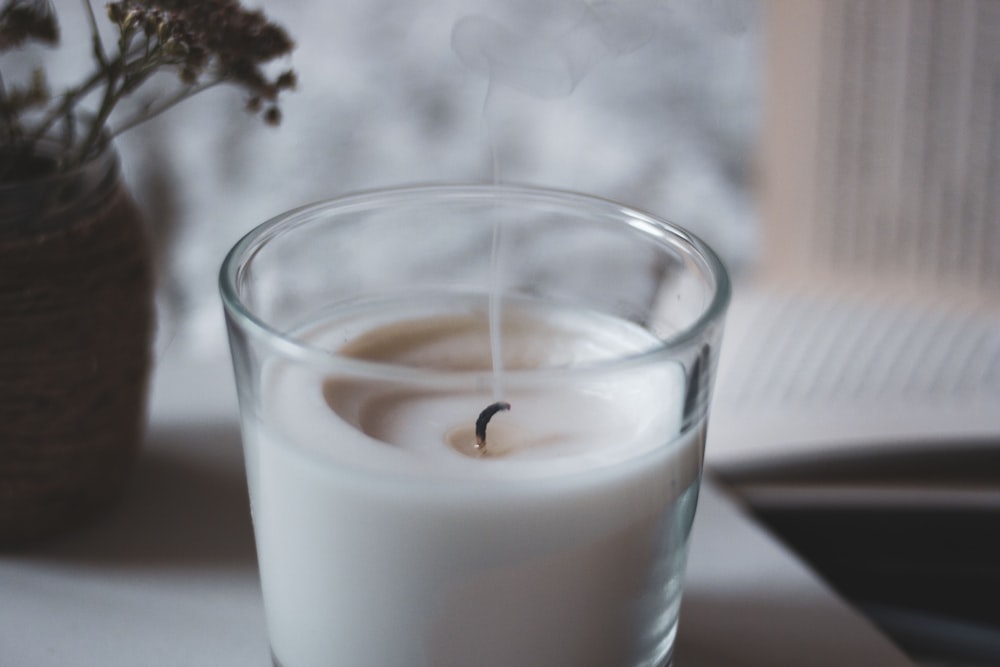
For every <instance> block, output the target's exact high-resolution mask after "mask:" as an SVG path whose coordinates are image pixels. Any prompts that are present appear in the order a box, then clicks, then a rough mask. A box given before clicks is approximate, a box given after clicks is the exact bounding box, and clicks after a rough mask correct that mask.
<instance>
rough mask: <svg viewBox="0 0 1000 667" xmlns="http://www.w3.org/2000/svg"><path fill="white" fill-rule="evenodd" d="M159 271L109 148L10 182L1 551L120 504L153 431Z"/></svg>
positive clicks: (5, 214)
mask: <svg viewBox="0 0 1000 667" xmlns="http://www.w3.org/2000/svg"><path fill="white" fill-rule="evenodd" d="M44 159H45V156H44V155H42V157H41V160H42V161H44ZM151 265H152V261H151V253H150V247H149V241H148V236H147V231H146V228H145V225H144V224H143V220H142V216H141V213H140V211H139V209H138V208H137V206H136V205H135V203H134V202H133V200H132V198H131V196H130V195H129V192H128V190H127V189H126V187H125V186H124V184H123V182H122V180H121V177H120V171H119V162H118V155H117V153H116V152H115V150H114V148H113V146H112V145H111V144H110V143H106V144H105V146H104V147H103V148H101V149H100V150H99V151H98V152H97V153H96V154H94V155H93V156H92V157H91V158H90V159H89V160H88V161H87V162H86V163H84V164H83V165H82V166H80V167H78V168H75V169H72V170H70V171H68V172H61V173H58V174H54V175H51V174H50V175H47V176H43V177H37V178H29V179H25V180H21V181H15V182H11V179H10V178H9V177H8V178H7V179H6V182H0V546H10V545H22V544H26V543H29V542H33V541H37V540H40V539H43V538H48V537H53V536H56V535H59V534H61V533H64V532H66V531H69V530H71V529H74V528H75V527H77V526H79V525H81V524H83V523H85V522H87V521H88V520H91V519H92V518H94V517H95V516H96V515H98V514H100V513H101V512H102V511H103V510H105V509H107V508H108V507H110V506H111V505H112V504H113V503H114V501H115V500H116V499H117V498H119V497H120V495H121V492H122V490H123V486H124V484H125V482H126V480H127V478H128V475H129V471H130V469H131V468H132V464H133V461H134V459H135V455H136V452H137V449H138V445H139V442H140V440H141V438H142V434H143V430H144V425H145V417H146V394H147V384H148V378H149V370H150V363H151V338H152V331H153V318H154V313H153V297H152V290H153V287H152V282H153V278H152V266H151Z"/></svg>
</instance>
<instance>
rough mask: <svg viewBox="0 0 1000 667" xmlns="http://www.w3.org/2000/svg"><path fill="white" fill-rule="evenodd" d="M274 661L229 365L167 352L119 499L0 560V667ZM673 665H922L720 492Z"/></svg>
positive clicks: (699, 545) (710, 508)
mask: <svg viewBox="0 0 1000 667" xmlns="http://www.w3.org/2000/svg"><path fill="white" fill-rule="evenodd" d="M269 664H270V661H269V651H268V644H267V639H266V635H265V627H264V616H263V610H262V603H261V599H260V588H259V585H258V581H257V569H256V561H255V556H254V545H253V532H252V527H251V524H250V517H249V512H248V505H247V490H246V483H245V479H244V472H243V462H242V452H241V449H240V438H239V431H238V426H237V422H236V407H235V398H234V391H233V387H232V379H231V372H230V369H229V366H228V360H227V359H224V358H219V357H215V358H213V359H212V360H210V361H209V360H206V359H197V360H192V359H184V358H178V355H176V354H171V353H170V352H168V353H167V354H166V356H165V357H164V358H163V359H161V362H160V369H159V371H158V372H157V376H156V381H155V384H154V391H153V400H152V412H151V419H150V430H149V436H148V438H147V443H146V445H145V447H144V449H143V451H142V454H141V456H140V459H139V463H138V467H137V470H136V472H135V476H134V480H133V482H132V484H131V485H130V488H129V490H128V493H127V495H126V497H125V499H124V501H123V502H122V504H121V505H120V506H119V507H118V508H117V509H116V510H115V511H114V512H113V513H112V514H111V515H110V516H108V517H106V518H104V519H103V520H101V521H100V522H98V523H97V524H96V525H92V526H91V527H89V528H88V529H87V530H85V531H83V532H80V533H78V534H76V535H73V536H71V537H69V538H67V539H64V540H61V541H60V542H58V543H56V544H50V545H48V546H45V547H44V548H37V549H33V550H30V551H26V552H23V553H19V554H9V553H8V554H2V555H0V667H7V666H18V667H34V666H37V667H48V666H53V667H55V666H65V665H75V666H77V667H87V666H89V665H95V666H97V665H101V666H102V667H103V666H107V665H137V666H141V665H241V666H245V667H256V666H259V667H264V666H265V665H269ZM676 664H678V665H680V666H681V667H699V666H710V667H715V666H724V665H733V666H736V667H742V666H746V667H756V666H761V667H763V666H764V665H767V666H772V665H812V666H817V667H823V666H824V665H830V666H831V667H833V666H834V665H837V666H842V665H852V666H855V667H864V666H866V665H871V666H873V667H874V666H876V665H877V666H878V667H896V666H900V667H902V666H904V665H912V664H913V663H912V662H910V661H909V660H908V659H907V658H906V657H905V656H904V655H903V654H902V653H901V652H899V651H898V650H897V649H896V648H895V647H894V646H893V645H892V644H891V643H890V642H889V641H888V640H887V639H885V638H884V637H883V636H882V635H881V634H880V633H879V632H878V631H877V630H876V629H875V628H874V627H873V626H872V625H871V624H870V623H868V622H867V621H866V620H865V619H864V618H863V617H861V616H860V615H859V614H857V613H856V612H855V611H854V610H853V609H851V608H850V606H849V605H847V604H846V603H845V602H844V601H843V600H841V599H840V598H838V597H837V596H836V595H835V594H834V593H833V592H831V591H830V590H829V589H828V588H827V587H826V586H825V585H824V584H823V583H822V582H821V581H820V580H819V579H818V578H817V577H816V576H815V575H814V574H813V573H812V572H811V571H810V570H809V569H808V568H807V567H806V566H805V565H804V564H803V563H802V562H801V561H799V560H798V559H797V558H796V557H795V556H793V555H792V554H791V553H790V552H788V551H787V550H786V549H784V548H783V547H782V546H781V545H780V544H779V543H778V542H776V541H775V540H774V539H773V538H772V537H770V536H769V535H768V534H767V533H766V532H765V531H764V530H763V529H761V527H760V526H758V525H757V524H756V523H755V522H754V521H753V520H752V519H750V518H749V517H748V516H746V515H745V514H744V513H743V512H742V511H741V509H740V508H739V507H738V506H737V505H736V504H735V503H733V502H732V501H731V500H730V499H729V498H727V497H726V495H725V494H724V493H723V492H722V491H721V490H720V489H718V488H717V487H716V486H714V485H713V484H712V483H708V484H706V485H705V487H704V488H703V492H702V497H701V500H700V503H699V508H698V515H697V520H696V522H695V535H694V541H693V545H692V552H691V558H690V566H689V572H688V579H687V587H686V592H685V602H684V609H683V612H682V617H681V629H680V640H679V647H678V659H677V661H676ZM373 667H382V666H373ZM556 667H560V666H556ZM565 667H571V666H565Z"/></svg>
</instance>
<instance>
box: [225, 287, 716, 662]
mask: <svg viewBox="0 0 1000 667" xmlns="http://www.w3.org/2000/svg"><path fill="white" fill-rule="evenodd" d="M451 303H452V305H451V306H449V308H451V309H452V311H453V312H451V313H449V314H447V315H436V316H432V315H431V313H435V312H438V311H440V310H441V307H442V306H441V304H440V303H437V302H434V303H431V302H428V303H426V304H423V305H421V304H420V303H412V302H410V303H407V305H406V306H405V308H402V309H401V308H399V307H397V308H384V309H381V310H380V311H378V312H377V313H375V312H372V311H367V312H364V313H362V314H360V315H357V316H352V317H346V316H345V317H341V318H339V319H331V320H329V321H326V322H323V323H319V324H316V325H314V326H311V327H308V328H307V330H306V331H304V333H303V335H304V336H306V337H308V339H309V341H310V342H311V343H312V344H315V345H320V346H324V347H328V348H336V349H339V350H341V351H342V352H343V353H346V354H350V355H352V356H355V357H359V358H367V359H377V360H382V361H392V362H395V363H403V364H408V365H411V366H418V367H421V366H422V367H435V368H444V369H474V368H482V369H489V368H490V358H489V340H488V336H486V332H487V331H488V325H487V322H486V316H485V311H483V310H478V309H476V308H474V307H468V308H466V307H464V306H463V305H462V304H461V303H459V302H451ZM397 305H398V304H397ZM503 333H504V347H505V360H504V361H505V366H506V367H507V368H521V369H524V368H536V367H539V366H543V367H549V366H552V365H556V366H559V365H562V366H571V365H575V364H579V363H582V362H587V361H589V362H593V361H594V360H599V359H602V358H611V357H616V356H621V355H622V354H627V353H630V352H639V351H642V350H644V349H648V348H649V347H651V346H652V345H653V344H654V343H655V341H653V340H652V338H651V337H650V336H649V335H648V334H646V333H644V332H643V331H641V330H640V329H638V328H637V327H634V326H631V325H627V324H626V323H624V322H619V321H615V320H610V319H608V318H597V317H594V316H590V315H587V314H586V313H579V312H576V313H574V312H571V311H562V312H556V311H544V310H539V309H536V308H528V307H509V308H507V309H506V310H505V312H504V327H503ZM491 392H492V388H491V387H490V386H489V385H488V384H485V385H483V386H479V387H474V388H472V389H471V390H470V389H469V388H464V389H462V390H455V389H448V388H447V387H437V388H428V387H423V388H414V387H405V386H400V385H399V384H397V383H393V382H390V381H388V380H384V381H376V380H372V379H367V380H364V381H360V380H356V379H346V378H344V377H337V376H333V377H330V376H329V375H325V374H320V373H317V372H316V371H315V370H314V369H310V368H307V367H304V366H301V365H294V364H291V363H288V362H281V363H278V362H275V363H271V364H270V365H269V367H267V368H266V369H265V370H264V386H263V390H262V395H261V405H262V407H261V409H260V414H259V415H257V416H256V417H253V416H251V417H249V418H248V420H247V423H246V424H245V439H246V446H247V463H248V470H249V480H250V491H251V501H252V507H253V512H254V525H255V530H256V536H257V547H258V554H259V560H260V568H261V580H262V584H263V589H264V596H265V606H266V610H267V616H268V625H269V633H270V637H271V641H272V647H273V650H274V653H275V655H276V657H277V659H278V660H279V661H280V662H281V664H282V665H283V666H284V667H306V666H311V665H386V666H392V665H400V666H415V667H421V666H428V667H429V666H434V667H437V666H441V665H456V666H465V665H476V666H487V667H488V666H491V665H497V666H501V665H502V666H509V665H520V666H529V667H530V666H531V665H539V666H542V665H545V666H553V665H566V666H572V667H586V666H588V665H595V666H607V665H626V664H629V661H630V660H633V659H634V660H636V661H639V660H641V659H644V658H645V656H655V655H657V651H661V649H662V647H657V646H655V645H653V644H655V642H657V641H663V640H664V636H665V635H668V634H670V633H672V631H673V625H674V623H675V621H676V605H677V603H678V602H679V580H678V579H679V574H680V572H681V571H682V569H683V558H684V554H685V552H686V540H687V532H688V529H689V527H690V521H691V516H692V513H693V509H694V500H695V496H696V493H697V480H698V476H699V472H700V464H701V448H702V445H703V441H702V436H701V429H696V431H697V432H695V433H692V434H688V435H686V436H685V437H683V438H680V437H678V431H679V427H680V423H681V414H680V410H681V405H682V404H683V374H682V372H681V370H680V369H679V368H678V367H677V366H675V365H673V364H669V363H662V364H659V365H650V364H644V365H636V366H634V367H632V368H628V369H619V370H617V371H615V372H613V373H612V372H602V373H591V374H588V375H586V376H573V381H572V382H555V383H539V382H529V383H519V382H517V381H515V380H514V379H511V382H510V383H509V385H508V390H507V394H506V396H505V399H506V400H507V401H509V402H510V403H511V405H512V406H513V408H512V410H511V411H510V412H509V413H500V414H498V415H497V416H496V417H494V419H493V421H492V422H491V423H490V426H489V430H488V446H487V451H488V452H489V453H490V456H488V457H487V458H476V457H473V456H468V455H466V454H463V453H461V452H460V451H458V450H457V449H456V448H455V447H454V446H453V444H454V443H455V442H464V441H465V440H466V439H471V438H472V426H473V424H474V422H475V418H476V416H477V415H478V414H479V411H480V410H482V409H483V408H484V407H485V406H486V405H487V404H488V403H490V402H492V393H491ZM636 664H644V663H641V662H636Z"/></svg>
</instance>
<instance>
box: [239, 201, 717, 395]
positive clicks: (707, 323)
mask: <svg viewBox="0 0 1000 667" xmlns="http://www.w3.org/2000/svg"><path fill="white" fill-rule="evenodd" d="M442 197H447V198H450V199H451V200H453V201H462V200H465V201H477V200H481V201H491V202H495V201H496V200H497V198H501V200H502V198H504V197H507V198H515V199H517V200H518V201H519V202H520V203H522V204H524V203H530V202H532V201H534V202H539V203H541V202H549V203H558V204H561V205H563V206H567V205H577V206H581V207H582V209H587V210H591V211H603V212H604V213H610V214H613V215H614V217H616V218H619V219H620V220H621V222H622V223H623V224H628V225H630V226H631V227H633V228H635V229H638V231H640V232H641V233H642V234H643V235H645V236H647V237H648V238H649V239H650V240H652V241H654V242H658V243H660V244H661V245H662V244H667V243H666V241H662V240H657V239H656V238H655V235H654V233H653V232H654V231H655V232H658V233H659V234H661V235H664V238H666V239H670V240H672V241H673V243H670V244H669V245H671V246H672V247H674V248H683V249H684V250H686V254H687V256H690V257H695V258H698V259H700V260H701V263H702V264H703V267H704V268H705V269H706V270H707V271H706V272H707V273H708V274H710V275H711V276H712V278H713V279H714V280H715V286H714V287H715V290H714V292H713V294H712V298H711V300H710V301H709V303H708V304H707V305H706V306H705V307H704V308H703V309H702V311H701V313H700V314H699V315H698V317H697V318H696V319H695V320H694V321H693V322H692V323H691V324H689V325H688V326H686V327H684V328H683V329H681V330H680V331H678V332H676V333H674V334H672V335H671V336H669V337H667V338H663V339H660V338H658V340H659V344H657V345H655V346H653V347H651V348H649V349H647V350H644V351H642V352H639V353H636V354H630V355H625V356H621V357H615V358H611V359H604V360H600V361H596V362H590V363H586V364H580V365H575V366H562V367H551V368H538V369H517V370H504V379H505V381H509V380H516V379H518V378H529V377H530V378H535V377H539V376H546V375H551V374H553V373H556V374H558V375H559V376H560V377H565V376H566V375H567V374H573V375H586V374H590V373H593V372H609V371H614V370H623V369H626V368H633V367H635V366H640V365H643V364H647V363H650V362H654V361H657V360H659V359H661V358H669V357H671V356H673V355H674V354H675V353H677V352H679V351H680V350H683V349H684V348H686V347H687V346H689V345H691V344H692V343H696V342H698V341H699V340H700V339H701V335H702V333H704V332H705V331H706V330H707V329H709V328H710V327H711V326H712V325H713V324H714V323H715V322H717V321H720V320H721V319H722V317H723V315H724V314H725V311H726V309H727V307H728V306H729V301H730V298H731V292H732V287H731V283H730V280H729V274H728V271H727V270H726V267H725V264H724V263H723V262H722V260H721V259H720V258H719V256H718V255H717V254H716V253H715V251H714V250H712V249H711V247H710V246H708V244H706V243H705V242H704V241H702V240H701V239H700V238H699V237H698V236H696V235H695V234H693V233H691V232H690V231H688V230H687V229H685V228H683V227H681V226H679V225H676V224H674V223H672V222H669V221H666V220H664V219H662V218H659V217H657V216H654V215H652V214H649V213H646V212H644V211H641V210H639V209H636V208H633V207H630V206H627V205H625V204H621V203H619V202H616V201H613V200H611V199H606V198H602V197H598V196H594V195H589V194H583V193H580V192H575V191H572V190H564V189H557V188H549V187H540V186H530V185H490V184H461V183H459V184H431V185H407V186H395V187H388V188H379V189H373V190H364V191H359V192H353V193H348V194H344V195H340V196H336V197H332V198H328V199H321V200H318V201H315V202H312V203H310V204H306V205H303V206H299V207H297V208H293V209H291V210H288V211H285V212H283V213H280V214H278V215H276V216H273V217H272V218H270V219H268V220H266V221H265V222H263V223H261V224H259V225H257V226H256V227H254V228H253V229H251V230H250V231H249V232H247V233H246V234H244V235H243V237H241V238H240V239H239V241H237V242H236V244H235V245H233V247H232V248H231V249H230V250H229V252H228V253H227V254H226V256H225V259H224V260H223V262H222V266H221V269H220V271H219V291H220V293H221V296H222V303H223V307H224V308H225V311H226V313H227V314H228V315H229V316H230V317H231V318H232V319H233V320H234V321H235V322H236V323H237V324H238V325H239V327H240V329H241V330H243V331H247V332H249V333H251V334H253V335H255V336H258V337H262V338H263V339H265V340H266V341H267V342H268V344H269V347H270V348H271V349H272V350H274V351H276V352H279V353H280V354H281V355H282V356H284V357H286V358H290V359H292V360H294V361H297V362H301V363H308V364H310V365H315V366H317V367H323V366H329V367H331V369H335V370H337V371H340V372H348V373H351V374H356V375H360V376H366V377H376V378H383V379H394V380H399V381H414V382H420V383H422V384H427V383H430V384H441V385H452V384H454V382H455V381H456V380H461V381H464V382H468V381H469V380H470V379H473V380H476V381H478V382H477V384H481V383H482V381H483V380H484V379H486V378H491V377H492V374H493V373H492V370H490V369H483V370H476V371H450V370H439V369H438V370H436V369H429V368H420V367H414V366H407V365H404V364H398V363H387V362H380V361H370V360H363V359H358V358H354V357H349V356H345V355H340V354H338V353H337V352H336V351H335V350H328V349H324V348H320V347H317V346H314V345H310V344H309V343H308V342H306V341H303V340H301V339H299V338H297V337H295V336H293V335H291V334H289V333H287V332H284V331H282V330H280V329H278V328H276V327H274V326H272V325H271V324H269V323H268V322H267V321H266V320H265V319H263V318H261V317H259V316H258V315H256V314H255V313H254V312H252V310H251V309H250V308H249V307H248V306H247V305H246V304H245V303H244V301H243V299H242V298H241V297H240V295H239V292H238V289H237V283H238V281H239V278H240V274H241V272H242V268H243V267H244V266H245V265H246V263H247V262H248V261H250V260H252V258H253V257H254V256H255V255H256V254H257V252H259V251H260V250H261V249H262V248H264V246H266V245H267V242H268V241H269V240H271V239H272V238H273V237H275V236H277V235H278V234H280V233H282V232H286V231H290V230H294V229H296V228H298V227H301V226H303V225H306V224H309V223H310V222H311V221H313V220H314V219H315V216H316V215H317V214H319V213H321V212H323V211H331V212H332V211H337V212H338V214H339V213H343V212H346V211H350V210H351V209H356V210H365V209H369V208H373V207H374V205H375V204H379V203H383V204H388V203H392V202H400V203H403V202H415V201H418V200H420V199H424V200H427V201H431V200H434V199H441V198H442ZM434 380H438V382H435V381H434Z"/></svg>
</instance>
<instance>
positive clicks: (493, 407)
mask: <svg viewBox="0 0 1000 667" xmlns="http://www.w3.org/2000/svg"><path fill="white" fill-rule="evenodd" d="M507 410H510V403H505V402H503V401H498V402H497V403H492V404H490V405H487V406H486V409H485V410H483V411H482V412H480V413H479V419H477V420H476V449H478V450H479V451H480V452H483V451H485V450H486V425H487V424H489V423H490V420H491V419H493V415H495V414H496V413H498V412H506V411H507Z"/></svg>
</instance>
